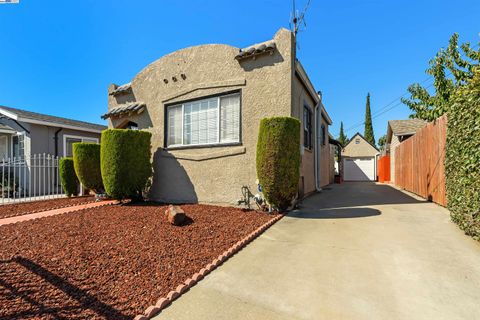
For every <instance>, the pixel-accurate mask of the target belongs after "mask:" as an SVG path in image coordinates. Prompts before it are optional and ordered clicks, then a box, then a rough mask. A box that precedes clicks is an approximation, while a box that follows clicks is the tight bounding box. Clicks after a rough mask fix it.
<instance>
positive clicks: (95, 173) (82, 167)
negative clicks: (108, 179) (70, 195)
mask: <svg viewBox="0 0 480 320" xmlns="http://www.w3.org/2000/svg"><path fill="white" fill-rule="evenodd" d="M73 165H74V167H75V173H76V174H77V177H78V179H79V180H80V182H81V183H82V185H83V186H84V187H86V188H88V189H92V190H93V191H95V193H103V182H102V173H101V170H100V145H99V144H98V143H91V142H77V143H74V144H73Z"/></svg>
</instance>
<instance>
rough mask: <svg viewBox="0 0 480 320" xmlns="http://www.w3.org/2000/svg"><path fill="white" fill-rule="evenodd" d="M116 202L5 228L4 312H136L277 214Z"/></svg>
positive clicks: (0, 312) (38, 315)
mask: <svg viewBox="0 0 480 320" xmlns="http://www.w3.org/2000/svg"><path fill="white" fill-rule="evenodd" d="M166 208H167V207H166V206H160V205H154V204H142V205H138V204H137V205H134V204H130V205H123V206H122V205H113V206H105V207H99V208H94V209H86V210H82V211H77V212H73V213H68V214H64V215H58V216H52V217H46V218H42V219H38V220H31V221H26V222H22V223H18V224H14V225H5V226H1V227H0V248H1V250H0V306H1V307H0V319H120V320H121V319H132V318H133V317H134V316H135V315H136V314H142V313H143V312H144V310H145V309H146V308H147V307H148V306H150V305H153V304H155V302H156V301H157V300H158V299H159V298H161V297H165V296H166V295H167V294H168V293H169V292H170V291H171V290H175V288H177V286H178V285H179V284H182V283H183V282H184V281H185V280H187V279H188V278H189V277H191V276H192V275H193V274H194V273H196V272H199V270H200V269H201V268H203V267H205V266H206V265H207V264H209V263H211V262H212V261H213V260H214V259H215V258H216V257H218V256H219V255H220V254H221V253H223V252H224V251H225V250H227V249H228V248H229V247H231V246H232V245H234V244H235V243H236V242H237V241H239V240H241V239H242V238H243V237H245V236H247V235H248V234H250V233H251V232H252V231H254V230H255V229H257V228H258V227H260V226H261V225H263V224H264V223H266V222H267V221H269V220H270V219H272V218H273V216H272V215H268V214H266V213H261V212H255V211H248V212H245V211H242V210H241V209H235V208H226V207H218V206H208V205H184V206H182V208H183V209H184V210H185V213H186V214H187V216H188V217H189V218H190V220H189V221H188V223H187V225H185V226H182V227H176V226H172V225H170V224H169V223H168V221H167V220H166V219H165V216H164V212H165V210H166Z"/></svg>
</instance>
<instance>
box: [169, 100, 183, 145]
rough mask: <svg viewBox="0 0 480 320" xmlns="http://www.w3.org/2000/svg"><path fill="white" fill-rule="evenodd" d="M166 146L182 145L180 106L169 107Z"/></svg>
mask: <svg viewBox="0 0 480 320" xmlns="http://www.w3.org/2000/svg"><path fill="white" fill-rule="evenodd" d="M167 113H168V114H167V118H168V139H167V145H177V144H182V106H175V107H169V108H168V110H167Z"/></svg>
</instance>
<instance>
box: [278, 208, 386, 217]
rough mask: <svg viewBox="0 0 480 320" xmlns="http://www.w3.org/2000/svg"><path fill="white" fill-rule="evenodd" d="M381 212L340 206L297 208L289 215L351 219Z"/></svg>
mask: <svg viewBox="0 0 480 320" xmlns="http://www.w3.org/2000/svg"><path fill="white" fill-rule="evenodd" d="M379 215H381V212H380V211H379V210H376V209H371V208H340V209H323V210H301V211H300V210H295V211H292V212H289V213H288V214H287V216H288V217H292V218H300V219H349V218H365V217H373V216H379Z"/></svg>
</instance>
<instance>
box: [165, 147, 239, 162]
mask: <svg viewBox="0 0 480 320" xmlns="http://www.w3.org/2000/svg"><path fill="white" fill-rule="evenodd" d="M216 146H218V147H227V148H224V149H219V150H215V148H210V149H206V148H204V150H202V149H199V148H195V149H189V150H182V149H176V150H172V149H168V150H167V149H164V152H162V156H163V157H166V158H174V159H177V160H190V161H204V160H212V159H218V158H225V157H231V156H236V155H240V154H244V153H245V152H246V148H245V147H244V146H241V145H237V146H227V145H216ZM201 150H202V151H201Z"/></svg>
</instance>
